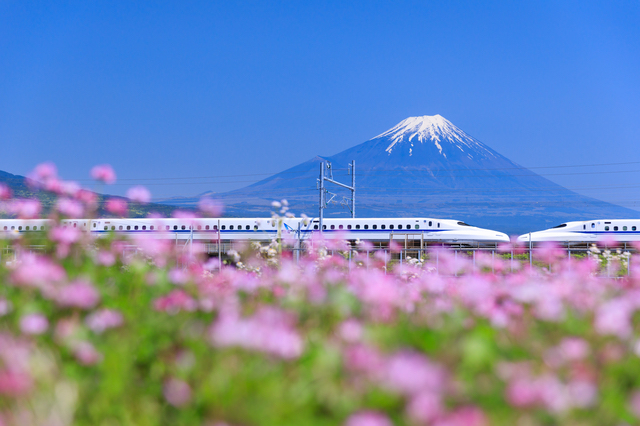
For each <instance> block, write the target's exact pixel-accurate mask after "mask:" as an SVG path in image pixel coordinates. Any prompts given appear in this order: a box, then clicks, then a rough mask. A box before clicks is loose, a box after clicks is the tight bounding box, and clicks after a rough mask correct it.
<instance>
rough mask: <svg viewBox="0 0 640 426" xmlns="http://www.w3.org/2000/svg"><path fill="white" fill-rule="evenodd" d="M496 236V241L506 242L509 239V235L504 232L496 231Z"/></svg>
mask: <svg viewBox="0 0 640 426" xmlns="http://www.w3.org/2000/svg"><path fill="white" fill-rule="evenodd" d="M496 237H497V238H498V241H500V242H501V243H508V242H509V241H511V239H510V238H509V236H508V235H507V234H505V233H504V232H496Z"/></svg>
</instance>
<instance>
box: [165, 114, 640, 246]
mask: <svg viewBox="0 0 640 426" xmlns="http://www.w3.org/2000/svg"><path fill="white" fill-rule="evenodd" d="M323 160H326V161H330V162H331V165H332V170H333V178H334V179H335V180H337V181H339V182H344V183H347V184H350V182H351V176H349V175H348V165H349V164H350V163H351V161H352V160H355V165H356V216H357V217H392V216H397V217H410V216H413V217H425V216H426V217H439V218H453V219H459V220H464V221H466V222H468V223H471V224H473V225H476V226H482V227H487V228H493V229H496V230H500V231H503V232H507V233H514V234H515V233H524V232H528V231H533V230H539V229H543V228H548V227H550V226H554V225H557V224H559V223H561V222H564V221H569V220H587V219H593V218H640V212H638V211H635V210H631V209H627V208H624V207H620V206H617V205H614V204H610V203H606V202H603V201H600V200H597V199H594V198H590V197H586V196H583V195H580V194H577V193H575V192H573V191H570V190H568V189H566V188H564V187H562V186H560V185H558V184H556V183H553V182H551V181H550V180H548V179H546V178H544V177H542V176H540V175H538V174H536V173H534V172H532V171H531V170H528V169H526V168H524V167H522V166H520V165H518V164H516V163H514V162H513V161H511V160H509V159H508V158H506V157H504V156H502V155H501V154H499V153H498V152H496V151H494V150H493V149H491V148H490V147H488V146H487V145H485V144H484V143H482V142H480V141H479V140H477V139H475V138H473V137H471V136H469V135H467V134H466V133H465V132H463V131H462V130H460V129H459V128H458V127H456V126H455V125H453V124H452V123H451V122H450V121H448V120H447V119H445V118H444V117H442V116H440V115H434V116H422V117H409V118H407V119H405V120H403V121H401V122H400V123H398V124H397V125H396V126H394V127H392V128H391V129H389V130H387V131H386V132H384V133H382V134H380V135H378V136H376V137H374V138H373V139H371V140H369V141H367V142H364V143H361V144H359V145H356V146H354V147H352V148H349V149H347V150H345V151H342V152H340V153H338V154H336V155H333V156H330V157H315V158H313V159H311V160H309V161H306V162H304V163H302V164H299V165H297V166H295V167H292V168H290V169H288V170H285V171H283V172H280V173H278V174H275V175H273V176H271V177H269V178H267V179H264V180H262V181H259V182H256V183H254V184H252V185H250V186H247V187H245V188H242V189H238V190H234V191H230V192H227V193H223V194H213V193H205V194H204V195H210V196H212V197H215V198H218V199H220V200H221V201H222V202H224V203H225V205H226V206H227V213H228V214H230V215H233V216H245V215H249V216H265V215H268V214H269V212H270V211H271V208H270V203H271V202H272V201H273V200H281V199H287V200H288V201H289V203H290V205H291V209H292V211H294V212H295V213H297V214H299V213H306V214H307V215H309V216H317V214H318V199H319V194H318V190H317V186H316V185H317V180H318V178H319V174H320V165H319V163H320V162H321V161H323ZM327 189H328V190H329V191H331V192H332V193H334V194H335V197H334V198H333V201H332V203H333V204H334V206H333V208H332V206H331V205H329V208H328V209H327V210H325V215H326V216H327V217H332V216H335V217H340V216H342V217H345V216H347V217H348V216H349V214H350V213H349V210H348V208H346V207H345V206H344V205H343V206H341V205H340V204H341V203H340V202H341V201H342V200H343V197H349V193H348V191H346V190H343V189H341V188H339V187H337V186H334V185H331V184H327ZM163 202H164V203H167V204H180V205H190V204H194V203H195V202H197V199H173V200H164V201H163Z"/></svg>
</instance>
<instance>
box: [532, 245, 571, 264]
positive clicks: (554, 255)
mask: <svg viewBox="0 0 640 426" xmlns="http://www.w3.org/2000/svg"><path fill="white" fill-rule="evenodd" d="M533 255H534V258H537V259H539V260H540V261H542V262H544V263H547V264H553V263H555V262H556V261H557V260H558V259H559V258H561V257H564V256H566V252H565V251H564V250H563V249H562V248H561V247H560V246H559V245H558V244H556V243H554V242H550V241H545V242H543V243H541V244H540V248H539V249H538V250H535V251H534V252H533Z"/></svg>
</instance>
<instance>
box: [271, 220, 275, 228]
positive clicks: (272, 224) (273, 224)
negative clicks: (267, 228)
mask: <svg viewBox="0 0 640 426" xmlns="http://www.w3.org/2000/svg"><path fill="white" fill-rule="evenodd" d="M275 226H276V221H275V220H274V221H273V222H271V227H273V228H275Z"/></svg>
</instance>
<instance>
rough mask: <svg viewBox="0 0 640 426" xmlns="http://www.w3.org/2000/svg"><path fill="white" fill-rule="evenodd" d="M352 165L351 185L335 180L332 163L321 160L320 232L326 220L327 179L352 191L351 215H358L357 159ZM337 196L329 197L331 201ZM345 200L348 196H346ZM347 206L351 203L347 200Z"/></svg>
mask: <svg viewBox="0 0 640 426" xmlns="http://www.w3.org/2000/svg"><path fill="white" fill-rule="evenodd" d="M349 166H350V167H351V186H349V185H346V184H344V183H341V182H338V181H335V180H333V173H332V172H331V163H330V162H328V161H322V162H320V178H319V179H318V181H319V182H318V190H320V207H319V217H320V221H319V222H320V232H322V231H323V228H324V226H323V223H322V222H323V220H324V209H325V207H326V204H327V190H326V188H325V184H324V183H325V181H326V182H329V183H332V184H334V185H337V186H339V187H342V188H345V189H348V190H349V191H351V206H350V210H351V217H352V218H355V217H356V162H355V160H354V161H352V162H351V164H349ZM325 168H327V169H328V170H329V176H326V174H325ZM333 197H335V194H332V197H331V198H330V199H329V201H331V200H332V199H333ZM345 200H347V199H346V197H345ZM346 203H347V206H348V205H349V201H348V200H347V201H346Z"/></svg>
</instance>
